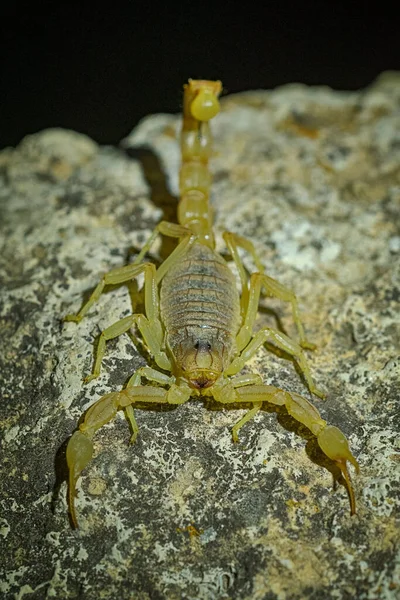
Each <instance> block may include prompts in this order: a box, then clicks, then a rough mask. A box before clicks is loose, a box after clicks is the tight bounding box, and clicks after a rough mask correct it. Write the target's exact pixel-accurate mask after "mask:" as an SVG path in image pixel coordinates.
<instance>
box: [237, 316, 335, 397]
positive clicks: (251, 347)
mask: <svg viewBox="0 0 400 600" xmlns="http://www.w3.org/2000/svg"><path fill="white" fill-rule="evenodd" d="M240 335H241V332H239V334H238V337H239V336H240ZM266 342H271V343H272V344H274V345H275V346H277V347H278V348H280V349H281V350H283V351H284V352H287V353H288V354H290V355H291V356H293V357H294V358H295V359H296V361H297V364H298V365H299V367H300V369H301V372H302V373H303V375H304V377H305V380H306V381H307V385H308V387H309V389H310V392H312V393H313V394H315V395H316V396H319V397H320V398H324V397H325V394H324V393H323V392H322V391H321V390H319V389H318V388H317V387H316V385H315V383H314V381H313V378H312V376H311V372H310V367H309V366H308V363H307V359H306V357H305V355H304V352H303V350H302V349H301V348H300V346H299V345H298V344H297V343H296V342H295V341H293V340H291V339H290V338H289V337H288V336H287V335H285V334H284V333H281V332H280V331H276V330H275V329H270V328H269V327H263V328H262V329H260V331H258V332H257V333H256V335H255V336H254V337H253V339H252V340H251V342H250V343H249V344H248V346H247V347H246V348H245V349H244V350H243V352H242V353H241V354H240V356H238V357H237V358H235V359H234V360H233V361H232V363H231V364H230V366H229V367H228V368H227V369H226V371H225V374H226V375H235V374H236V373H238V372H239V371H240V370H241V369H242V368H243V367H244V365H245V364H246V363H247V362H248V361H249V360H250V358H251V357H252V356H254V355H255V354H256V352H257V351H258V350H259V348H260V347H261V346H263V345H264V344H265V343H266Z"/></svg>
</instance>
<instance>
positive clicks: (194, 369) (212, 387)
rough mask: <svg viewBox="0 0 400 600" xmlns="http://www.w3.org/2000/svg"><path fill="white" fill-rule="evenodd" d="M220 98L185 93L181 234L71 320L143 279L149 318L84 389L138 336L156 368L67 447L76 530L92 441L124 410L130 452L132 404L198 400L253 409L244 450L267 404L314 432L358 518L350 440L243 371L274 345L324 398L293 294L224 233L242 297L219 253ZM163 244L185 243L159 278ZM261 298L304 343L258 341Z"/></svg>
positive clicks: (106, 401) (172, 231) (105, 401)
mask: <svg viewBox="0 0 400 600" xmlns="http://www.w3.org/2000/svg"><path fill="white" fill-rule="evenodd" d="M221 89H222V88H221V82H220V81H205V80H204V81H203V80H189V83H188V84H186V85H185V86H184V102H183V126H182V133H181V151H182V167H181V172H180V202H179V207H178V223H179V224H175V223H169V222H166V221H162V222H161V223H159V225H158V226H157V227H156V228H155V230H154V232H153V234H152V235H151V236H150V238H149V240H148V241H147V243H146V244H145V246H144V247H143V249H142V251H141V252H140V254H139V255H138V256H137V258H136V260H135V261H134V262H133V263H131V264H129V265H127V266H124V267H121V268H116V269H113V270H112V271H109V272H108V273H107V274H105V275H104V276H103V278H102V279H101V281H100V283H99V284H98V285H97V287H96V289H95V290H94V292H93V293H92V295H91V297H90V298H89V300H88V302H87V303H86V304H84V306H83V307H82V308H81V310H80V311H79V312H78V314H77V315H67V317H66V318H65V320H67V321H75V322H79V321H80V320H81V319H82V318H83V317H84V316H85V315H86V313H87V312H88V311H89V309H90V308H91V307H92V306H93V304H94V303H95V302H96V301H97V300H98V298H99V296H100V295H101V293H102V291H103V289H104V287H105V286H107V285H109V284H122V283H126V282H128V281H130V280H132V279H134V278H136V277H137V276H138V275H140V274H144V287H143V293H144V306H145V314H132V315H130V316H128V317H125V318H123V319H121V320H120V321H117V322H116V323H114V324H113V325H111V326H110V327H108V328H107V329H105V330H104V331H103V332H102V333H101V335H100V339H99V344H98V349H97V354H96V359H95V364H94V369H93V374H92V375H91V376H89V377H87V378H86V381H89V380H91V379H93V378H95V377H97V376H98V375H99V373H100V367H101V362H102V359H103V356H104V352H105V346H106V341H107V340H110V339H112V338H115V337H117V336H119V335H121V334H123V333H125V332H127V331H128V330H129V329H130V328H132V327H135V328H136V329H137V330H138V331H139V332H140V334H141V336H142V338H143V340H144V343H145V345H146V346H147V348H148V350H149V352H150V354H151V356H152V357H153V359H154V363H155V366H154V367H150V366H147V367H142V368H140V369H138V370H137V371H136V372H135V373H134V374H133V375H132V377H131V378H130V380H129V382H128V384H127V386H126V387H125V389H123V390H121V391H119V392H111V393H109V394H106V395H105V396H103V397H102V398H100V399H99V400H98V401H97V402H95V403H94V404H93V405H92V406H91V407H90V408H89V410H88V411H87V412H86V414H85V416H84V419H83V422H82V423H81V424H80V425H79V428H78V430H77V431H76V432H75V433H74V434H73V435H72V437H71V439H70V440H69V443H68V446H67V463H68V468H69V508H70V513H71V519H72V523H73V525H74V526H75V527H77V526H78V524H77V517H76V512H75V506H74V497H75V486H76V482H77V480H78V478H79V477H80V474H81V472H82V470H83V469H84V468H85V467H86V466H87V464H88V463H89V462H90V460H91V458H92V454H93V444H92V438H93V435H94V433H95V432H96V430H97V429H99V428H100V427H102V426H103V425H105V424H106V423H108V422H109V421H110V420H111V419H113V418H114V416H115V415H116V413H117V411H119V410H122V409H124V410H125V414H126V416H127V418H128V420H129V422H130V424H131V428H132V432H133V434H132V438H131V441H132V442H133V441H135V439H136V437H137V434H138V426H137V423H136V420H135V416H134V411H133V407H134V405H135V403H140V404H141V405H142V404H143V403H156V404H161V403H166V404H174V405H178V404H183V403H185V402H187V401H188V400H189V399H190V398H191V397H193V396H197V397H199V396H212V397H213V398H214V399H215V400H216V401H217V402H219V403H221V404H222V405H227V404H232V403H233V404H234V403H241V404H243V403H247V404H248V405H249V411H248V412H247V413H246V414H245V415H244V417H242V418H241V419H240V421H239V422H238V423H237V424H236V425H235V426H234V427H233V430H232V435H233V440H234V441H238V431H239V429H240V428H241V427H242V426H243V425H244V424H245V423H246V422H247V421H249V420H250V419H252V418H253V417H254V415H255V414H256V413H257V412H258V411H259V410H260V408H261V407H262V405H263V403H264V402H266V403H270V404H274V405H278V406H284V407H285V408H286V410H287V412H288V413H289V414H290V415H291V416H292V417H294V419H296V420H297V421H298V422H300V423H302V424H303V425H305V426H306V427H308V429H310V430H311V432H312V433H313V434H314V435H315V436H316V439H317V441H318V444H319V446H320V448H321V449H322V451H323V452H324V453H325V454H326V456H328V457H329V458H330V459H331V460H332V461H334V462H335V463H336V465H337V466H338V467H339V468H340V471H341V473H342V475H343V477H344V480H345V482H346V487H347V490H348V494H349V499H350V508H351V514H354V513H355V510H356V505H355V495H354V491H353V486H352V483H351V479H350V476H349V473H348V469H347V461H349V462H350V463H352V464H353V466H354V467H355V469H356V471H358V469H359V467H358V463H357V461H356V459H355V458H354V456H353V454H352V453H351V451H350V449H349V445H348V442H347V439H346V438H345V436H344V434H343V433H342V432H341V431H340V430H339V429H338V428H337V427H334V426H332V425H328V424H327V422H326V421H325V420H324V419H322V418H321V416H320V414H319V412H318V411H317V409H316V408H315V406H314V405H313V404H311V403H310V402H309V401H308V400H306V399H305V398H303V397H302V396H300V395H299V394H296V393H292V392H287V391H284V390H282V389H279V388H276V387H273V386H270V385H264V384H263V383H262V380H261V378H260V376H259V375H256V374H245V375H243V374H242V375H241V374H240V371H241V370H242V368H243V366H244V365H245V363H246V362H247V361H248V360H249V359H250V358H251V357H252V356H254V355H255V353H256V352H257V351H258V350H259V349H260V347H261V346H263V345H264V344H265V343H266V342H268V343H271V344H273V345H275V346H276V347H277V348H279V349H281V350H283V351H285V352H286V353H287V354H289V355H291V356H292V357H293V358H294V359H295V360H296V362H297V364H298V366H299V368H300V370H301V371H302V373H303V375H304V377H305V380H306V382H307V385H308V387H309V389H310V391H311V392H312V393H314V394H315V395H317V396H320V397H322V396H323V394H322V393H321V392H320V391H319V390H318V388H317V387H316V386H315V384H314V382H313V379H312V377H311V373H310V369H309V366H308V363H307V359H306V356H305V353H304V351H303V349H304V348H310V349H311V348H313V345H312V344H310V343H309V342H308V341H307V340H306V338H305V334H304V330H303V327H302V323H301V320H300V316H299V311H298V305H297V300H296V297H295V295H294V294H293V292H292V291H291V290H289V289H287V288H286V287H285V286H283V285H282V284H280V283H279V282H278V281H276V280H274V279H272V278H271V277H269V276H268V275H266V274H265V273H264V269H263V266H262V264H261V261H260V260H259V258H258V256H257V254H256V251H255V249H254V246H253V244H252V243H251V242H250V241H249V240H246V239H244V238H242V237H240V236H238V235H236V234H234V233H230V232H225V233H224V234H223V238H224V240H225V243H226V246H227V248H228V250H229V251H230V253H231V255H232V257H233V260H234V262H235V264H236V267H237V270H238V273H239V275H240V280H241V292H240V293H239V292H238V290H237V286H236V281H235V278H234V276H233V273H232V272H231V270H230V268H229V267H228V265H227V263H226V262H225V260H224V259H223V258H222V257H221V256H220V255H219V254H218V253H217V252H216V250H215V242H214V234H213V229H212V211H211V208H210V205H209V194H210V186H211V176H210V172H209V168H208V161H209V158H210V155H211V146H212V138H211V131H210V126H209V121H210V120H211V119H212V118H213V117H214V116H215V115H217V113H218V112H219V110H220V107H219V101H218V97H219V95H220V93H221ZM159 234H162V235H165V236H170V237H173V238H176V239H177V241H178V243H177V246H176V248H175V249H174V251H173V252H172V253H171V254H170V255H169V256H168V258H167V259H166V260H165V261H164V262H163V263H162V264H161V266H160V267H159V268H158V269H156V267H155V265H154V264H152V263H151V262H142V260H143V258H144V256H145V255H146V253H147V252H148V251H149V249H150V248H151V246H152V244H153V241H154V240H155V239H156V237H157V236H158V235H159ZM239 248H241V249H242V250H245V251H247V252H248V253H249V254H250V255H251V257H252V259H253V261H254V263H255V265H256V268H257V271H256V272H255V273H253V274H251V276H250V277H248V275H247V271H246V270H245V268H244V265H243V263H242V259H241V257H240V255H239ZM262 293H264V294H266V295H269V296H274V297H276V298H278V299H280V300H282V301H284V302H288V303H289V304H290V305H291V308H292V314H293V320H294V322H295V325H296V327H297V331H298V336H299V342H296V341H294V340H293V339H291V338H289V337H288V336H287V335H285V334H284V333H282V332H281V331H277V330H275V329H272V328H270V327H263V328H262V329H260V330H259V331H257V332H254V331H253V328H254V323H255V320H256V316H257V310H258V303H259V298H260V294H262ZM143 380H145V381H146V382H147V383H143ZM150 383H155V384H156V385H150Z"/></svg>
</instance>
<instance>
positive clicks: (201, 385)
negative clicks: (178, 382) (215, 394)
mask: <svg viewBox="0 0 400 600" xmlns="http://www.w3.org/2000/svg"><path fill="white" fill-rule="evenodd" d="M190 383H191V384H192V386H193V387H195V388H196V389H198V390H203V389H205V388H208V387H210V386H211V385H212V384H213V383H214V381H213V380H212V379H208V378H207V377H200V378H198V379H191V380H190Z"/></svg>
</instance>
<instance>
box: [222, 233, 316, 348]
mask: <svg viewBox="0 0 400 600" xmlns="http://www.w3.org/2000/svg"><path fill="white" fill-rule="evenodd" d="M224 240H225V243H226V245H227V247H228V249H229V251H230V253H231V254H232V256H233V259H234V261H235V264H236V266H237V268H238V271H239V275H240V279H241V282H242V288H243V292H242V299H243V304H242V308H243V309H244V310H245V307H246V306H247V304H248V302H249V301H250V302H253V303H254V304H255V309H254V311H255V312H257V307H258V303H259V299H260V293H261V291H262V289H265V290H266V292H267V294H269V295H270V296H273V297H275V298H278V299H279V300H282V301H283V302H290V304H291V305H292V314H293V321H294V322H295V325H296V327H297V331H298V334H299V343H300V346H301V347H302V348H308V349H310V350H314V349H315V344H312V343H311V342H308V341H307V339H306V336H305V333H304V328H303V324H302V322H301V319H300V313H299V307H298V303H297V298H296V296H295V294H294V293H293V292H292V291H291V290H290V289H289V288H287V287H286V286H284V285H282V283H279V281H276V280H275V279H272V277H269V276H268V275H265V273H264V267H263V265H262V263H261V261H260V259H259V258H258V256H257V253H256V250H255V248H254V245H253V244H252V242H250V241H249V240H246V239H245V238H243V237H241V236H239V235H236V234H235V233H231V232H225V233H224ZM238 248H243V249H244V250H246V251H247V252H248V253H249V254H250V255H251V257H252V258H253V260H254V263H255V265H256V268H257V269H258V271H259V273H254V274H253V276H252V279H251V280H250V290H248V288H247V276H246V271H245V268H244V266H243V261H242V259H241V258H240V255H239V252H238ZM256 276H257V277H256ZM249 296H250V298H249ZM252 296H253V300H252ZM253 322H254V321H253ZM250 335H251V332H250ZM249 339H250V338H249Z"/></svg>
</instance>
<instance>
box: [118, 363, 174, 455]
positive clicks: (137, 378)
mask: <svg viewBox="0 0 400 600" xmlns="http://www.w3.org/2000/svg"><path fill="white" fill-rule="evenodd" d="M142 377H145V378H146V379H147V380H148V381H155V382H157V383H160V384H161V385H170V386H171V385H173V384H174V383H175V377H169V376H168V375H165V373H160V371H156V369H152V368H151V367H140V369H138V370H137V371H136V372H135V373H134V374H133V375H132V377H131V378H130V379H129V381H128V383H127V386H126V387H127V388H130V387H137V386H140V385H141V383H142ZM125 415H126V418H127V419H128V421H129V423H130V426H131V429H132V435H131V439H130V443H131V444H133V443H134V442H135V441H136V438H137V436H138V433H139V427H138V424H137V422H136V419H135V413H134V411H133V407H132V405H131V404H129V405H128V406H126V407H125Z"/></svg>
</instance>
